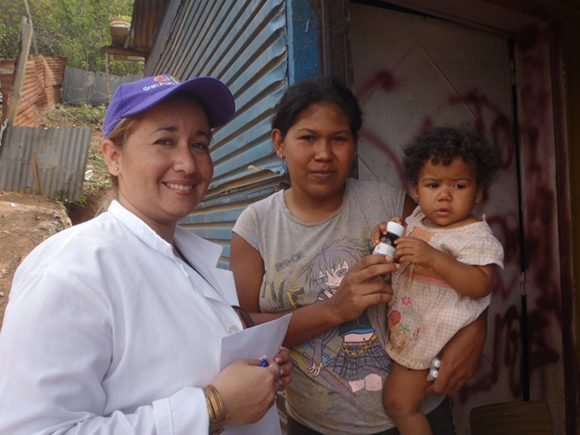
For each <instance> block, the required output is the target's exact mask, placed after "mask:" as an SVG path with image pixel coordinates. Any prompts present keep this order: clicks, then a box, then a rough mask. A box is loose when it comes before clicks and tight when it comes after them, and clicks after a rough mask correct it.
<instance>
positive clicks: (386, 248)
mask: <svg viewBox="0 0 580 435" xmlns="http://www.w3.org/2000/svg"><path fill="white" fill-rule="evenodd" d="M404 230H405V228H404V227H403V225H401V224H399V223H397V222H393V221H390V222H388V223H387V234H384V235H383V236H382V237H381V241H380V242H379V243H378V244H377V246H375V249H374V250H373V254H383V255H386V256H388V257H391V258H392V259H393V260H394V259H395V240H397V239H398V238H399V237H401V236H402V235H403V231H404Z"/></svg>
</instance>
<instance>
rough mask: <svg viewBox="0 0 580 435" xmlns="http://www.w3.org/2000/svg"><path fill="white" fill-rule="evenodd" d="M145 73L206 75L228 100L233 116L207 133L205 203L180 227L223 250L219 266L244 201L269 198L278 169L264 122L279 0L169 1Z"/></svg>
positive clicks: (280, 85) (273, 84)
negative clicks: (209, 161) (210, 174)
mask: <svg viewBox="0 0 580 435" xmlns="http://www.w3.org/2000/svg"><path fill="white" fill-rule="evenodd" d="M171 6H173V7H170V8H169V10H173V13H172V14H169V16H166V17H165V19H166V20H172V23H171V25H170V26H168V25H167V22H164V23H163V26H162V27H161V28H162V29H165V30H164V32H166V33H163V34H159V35H157V39H156V41H155V45H154V47H153V52H157V53H159V54H158V56H156V59H155V61H154V62H155V64H154V65H151V64H148V65H147V71H146V74H160V73H171V74H173V75H175V76H176V77H179V78H181V79H187V78H189V77H192V76H212V77H217V78H219V79H221V80H222V81H224V82H225V83H226V84H227V85H228V86H229V87H230V89H231V91H232V92H233V94H234V97H235V99H236V117H235V118H234V119H233V120H232V121H231V122H230V123H229V124H227V125H226V126H225V127H223V128H221V129H219V130H218V131H216V132H215V136H214V140H213V144H212V157H213V160H214V164H215V172H214V179H213V182H212V184H211V186H210V191H209V193H208V195H207V197H206V199H205V201H204V202H203V203H202V204H201V205H200V206H199V207H198V209H197V210H196V211H195V212H194V213H193V214H192V215H191V216H189V217H188V218H186V219H185V220H184V222H183V225H184V226H185V227H187V228H190V229H191V230H192V231H194V232H195V233H196V234H199V235H201V236H202V237H205V238H207V239H209V240H213V241H214V242H217V243H220V244H222V245H223V246H224V248H225V249H224V252H223V257H222V260H221V262H220V264H221V266H223V267H227V264H228V259H229V240H230V238H231V228H232V226H233V224H234V222H235V220H236V218H237V217H238V216H239V214H240V213H241V211H242V210H243V209H244V208H245V207H246V206H247V205H248V204H249V203H251V202H254V201H256V200H258V199H260V198H263V197H265V196H267V195H269V194H270V193H272V192H273V191H274V189H275V187H276V185H277V184H278V182H279V181H280V175H281V174H282V173H283V167H282V165H281V163H280V161H279V160H278V159H277V157H276V156H275V154H274V153H273V149H272V145H271V142H270V121H271V117H272V114H273V109H274V106H275V104H276V102H277V101H278V100H279V99H280V97H281V96H282V94H283V93H284V91H285V89H286V88H287V86H288V79H287V77H288V47H287V37H286V35H287V27H286V7H285V2H284V1H283V0H263V1H258V0H246V1H241V0H240V1H230V0H216V1H211V2H208V1H203V0H192V1H182V2H181V3H180V4H179V6H176V5H175V4H172V5H171Z"/></svg>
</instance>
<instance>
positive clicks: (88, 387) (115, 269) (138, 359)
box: [0, 202, 242, 435]
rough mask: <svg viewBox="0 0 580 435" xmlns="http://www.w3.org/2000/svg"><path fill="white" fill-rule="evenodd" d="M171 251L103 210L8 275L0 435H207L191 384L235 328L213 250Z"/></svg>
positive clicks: (1, 336) (138, 224)
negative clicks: (178, 253)
mask: <svg viewBox="0 0 580 435" xmlns="http://www.w3.org/2000/svg"><path fill="white" fill-rule="evenodd" d="M175 242H176V244H177V246H178V248H179V249H180V251H181V252H182V254H183V255H184V256H185V258H187V259H188V261H189V262H190V263H191V264H193V265H194V266H195V268H196V269H198V270H199V271H200V273H201V274H202V275H203V276H204V277H205V278H206V279H207V281H209V283H211V285H208V283H207V282H206V280H205V279H202V278H201V277H200V276H199V275H198V274H196V273H195V272H194V271H193V270H191V268H189V267H187V266H186V265H185V264H184V263H183V262H182V261H181V260H180V259H178V258H177V257H176V256H175V255H174V254H173V250H172V247H171V245H170V244H168V243H167V242H166V241H165V240H163V239H162V238H160V237H159V236H158V235H157V234H156V233H155V232H154V231H153V230H152V229H151V228H150V227H149V226H147V225H146V224H145V223H144V222H143V221H141V220H140V219H139V218H137V217H136V216H135V215H133V214H132V213H130V212H129V211H128V210H126V209H125V208H123V207H122V206H121V205H120V204H119V203H118V202H113V203H112V204H111V207H110V208H109V211H108V212H106V213H104V214H102V215H101V216H99V217H97V218H95V219H93V220H91V221H89V222H86V223H83V224H80V225H77V226H75V227H72V228H69V229H67V230H65V231H62V232H61V233H59V234H57V235H55V236H53V237H51V238H49V239H48V240H46V241H45V242H44V243H42V244H41V245H39V246H38V247H37V248H36V249H35V250H34V251H33V252H32V253H31V254H30V255H29V256H28V257H27V258H26V259H25V261H24V262H23V263H22V264H21V266H20V267H19V268H18V270H17V272H16V274H15V277H14V282H13V287H12V290H11V294H10V301H9V304H8V307H7V310H6V315H5V319H4V325H3V329H2V331H1V333H0V435H20V434H22V435H31V434H53V433H58V434H64V433H66V434H84V435H86V434H139V435H147V434H159V435H169V434H174V435H179V434H187V435H191V434H207V433H208V428H209V421H208V413H207V407H206V402H205V398H204V395H203V392H202V390H201V388H200V387H201V386H203V385H206V384H208V383H209V382H210V381H211V380H212V379H213V378H214V377H215V376H216V374H217V373H218V371H219V370H218V368H219V352H220V342H221V338H222V337H223V336H224V335H226V334H231V333H233V332H237V331H239V330H240V329H241V328H242V324H241V322H240V320H239V318H238V316H237V314H236V313H235V311H234V310H233V309H232V308H231V305H232V304H236V303H237V297H236V293H235V288H234V283H233V278H232V275H231V273H230V272H229V271H225V270H222V269H217V268H216V267H215V265H216V264H217V260H218V258H219V255H220V253H221V247H220V246H218V245H216V244H213V243H210V242H208V241H205V240H203V239H201V238H199V237H197V236H195V235H193V234H191V233H189V232H187V231H186V230H184V229H182V228H177V231H176V234H175Z"/></svg>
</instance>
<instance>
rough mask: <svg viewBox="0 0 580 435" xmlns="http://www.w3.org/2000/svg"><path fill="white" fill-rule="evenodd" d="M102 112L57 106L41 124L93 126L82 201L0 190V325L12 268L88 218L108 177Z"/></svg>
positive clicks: (100, 195) (97, 202)
mask: <svg viewBox="0 0 580 435" xmlns="http://www.w3.org/2000/svg"><path fill="white" fill-rule="evenodd" d="M102 114H103V113H102V111H99V110H98V109H94V108H90V107H80V108H79V107H59V108H57V109H55V110H54V111H52V112H51V113H49V114H47V116H46V119H45V120H44V123H43V125H42V126H44V127H89V128H93V135H92V139H91V146H90V150H89V156H88V161H87V166H86V168H85V169H86V170H87V171H90V173H91V174H92V176H91V177H90V178H89V179H85V181H84V184H83V195H82V200H81V201H79V202H78V203H67V204H66V205H65V204H63V203H62V202H58V201H54V200H51V199H48V198H45V197H43V196H38V195H29V194H24V193H16V192H3V191H0V326H1V325H2V321H3V319H4V310H5V308H6V304H7V303H8V295H9V293H10V287H11V285H12V278H13V275H14V272H15V271H16V268H17V267H18V265H19V264H20V262H21V261H22V260H23V259H24V257H25V256H26V255H27V254H28V253H29V252H30V251H32V249H34V248H35V247H36V246H37V245H38V244H40V243H41V242H42V241H43V240H45V239H47V238H48V237H50V236H52V235H53V234H56V233H57V232H59V231H61V230H63V229H65V228H67V227H70V226H71V225H74V224H77V223H80V222H84V221H86V220H87V219H90V218H92V217H93V216H94V215H95V213H96V211H97V208H98V207H99V205H100V202H101V200H102V198H103V196H104V194H105V193H106V192H107V191H108V190H109V187H110V180H109V175H108V172H107V170H106V166H105V164H104V161H103V160H102V158H101V157H100V153H99V144H100V122H101V119H102Z"/></svg>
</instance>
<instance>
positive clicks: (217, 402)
mask: <svg viewBox="0 0 580 435" xmlns="http://www.w3.org/2000/svg"><path fill="white" fill-rule="evenodd" d="M203 394H204V395H205V401H206V405H207V412H208V414H209V422H210V425H217V424H220V423H223V422H224V421H226V420H227V419H228V418H230V416H229V415H228V414H227V412H226V410H225V407H224V402H223V400H222V396H220V393H219V392H218V390H217V388H216V387H215V386H214V385H212V384H208V385H207V386H205V387H204V388H203Z"/></svg>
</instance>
